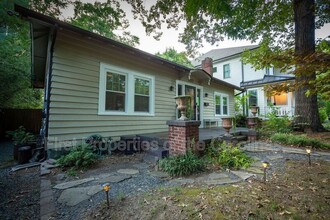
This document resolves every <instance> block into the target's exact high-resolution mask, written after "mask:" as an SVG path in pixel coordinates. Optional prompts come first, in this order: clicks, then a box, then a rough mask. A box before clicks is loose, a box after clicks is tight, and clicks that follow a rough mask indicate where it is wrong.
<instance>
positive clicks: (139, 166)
mask: <svg viewBox="0 0 330 220" xmlns="http://www.w3.org/2000/svg"><path fill="white" fill-rule="evenodd" d="M133 167H134V168H137V169H142V170H145V169H149V165H148V164H146V163H137V164H134V165H133Z"/></svg>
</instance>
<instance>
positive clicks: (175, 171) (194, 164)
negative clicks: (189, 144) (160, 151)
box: [159, 150, 206, 176]
mask: <svg viewBox="0 0 330 220" xmlns="http://www.w3.org/2000/svg"><path fill="white" fill-rule="evenodd" d="M205 165H206V164H205V161H204V160H203V159H200V158H198V156H197V155H195V154H194V153H193V152H192V151H191V150H188V151H187V153H186V154H184V155H178V156H174V157H168V158H165V159H162V160H160V161H159V166H160V168H161V169H162V170H163V171H165V172H166V173H168V174H169V175H171V176H187V175H190V174H193V173H197V172H200V171H203V170H204V169H205Z"/></svg>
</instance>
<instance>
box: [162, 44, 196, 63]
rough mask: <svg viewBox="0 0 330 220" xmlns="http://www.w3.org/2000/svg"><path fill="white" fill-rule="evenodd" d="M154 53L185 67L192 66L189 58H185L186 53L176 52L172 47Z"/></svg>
mask: <svg viewBox="0 0 330 220" xmlns="http://www.w3.org/2000/svg"><path fill="white" fill-rule="evenodd" d="M156 55H157V56H160V57H162V58H164V59H166V60H169V61H172V62H175V63H178V64H181V65H184V66H187V67H193V65H192V64H191V62H190V60H189V59H188V58H187V55H186V53H185V52H177V51H176V50H175V49H174V48H166V50H165V52H163V53H160V52H157V53H156Z"/></svg>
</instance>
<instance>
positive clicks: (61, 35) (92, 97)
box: [48, 30, 234, 149]
mask: <svg viewBox="0 0 330 220" xmlns="http://www.w3.org/2000/svg"><path fill="white" fill-rule="evenodd" d="M100 63H105V64H110V65H111V64H112V65H116V66H122V67H124V68H127V69H133V70H137V71H139V72H141V73H145V74H148V75H151V76H154V77H155V97H154V98H155V114H154V116H133V115H98V101H99V76H100ZM187 74H188V73H183V72H178V70H176V69H174V68H171V67H168V66H166V65H163V64H162V63H161V62H160V61H159V63H158V61H152V60H148V59H142V58H141V57H138V56H137V55H135V54H132V53H130V52H128V51H124V50H121V49H119V48H116V47H113V46H112V45H106V44H104V43H102V42H98V41H96V40H93V39H87V38H84V37H82V36H78V35H75V34H73V33H71V32H65V31H64V30H62V31H58V34H57V38H56V42H55V46H54V53H53V65H52V77H51V90H50V93H51V96H50V114H49V139H48V140H49V141H48V148H49V149H51V148H55V147H63V145H64V144H65V143H64V142H61V141H67V140H72V139H77V140H78V141H80V140H82V139H83V138H86V137H88V136H89V135H91V134H100V135H102V136H104V137H109V136H111V137H114V138H118V137H119V136H122V135H133V134H142V133H152V132H160V131H166V130H167V129H168V128H167V125H166V121H167V120H173V119H175V114H176V111H175V106H176V105H175V101H174V97H175V94H176V91H175V89H174V91H170V90H169V87H170V86H173V87H174V88H175V85H176V80H178V79H180V80H183V81H188V82H190V83H194V80H193V79H192V80H188V79H187V77H186V76H185V75H187ZM180 76H181V78H180ZM196 82H197V81H196ZM196 82H195V83H196ZM199 82H200V81H199ZM196 84H198V85H201V86H203V89H204V92H203V93H208V97H207V98H204V102H209V104H210V105H209V106H208V107H204V115H203V116H204V118H212V117H213V118H214V107H213V99H214V98H213V93H214V91H215V88H214V86H216V87H217V88H218V89H217V91H218V92H222V93H227V94H229V95H230V112H231V114H233V100H234V98H233V93H234V91H233V89H232V88H222V87H221V85H215V84H213V83H211V86H208V84H207V80H205V82H204V81H203V83H196ZM55 141H57V143H56V145H54V142H55Z"/></svg>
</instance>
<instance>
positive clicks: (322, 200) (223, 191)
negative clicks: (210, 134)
mask: <svg viewBox="0 0 330 220" xmlns="http://www.w3.org/2000/svg"><path fill="white" fill-rule="evenodd" d="M329 170H330V163H329V162H326V161H322V162H320V163H318V162H314V163H313V164H312V166H311V167H309V166H308V163H306V161H288V162H286V164H285V170H284V172H283V173H282V172H281V173H274V174H273V176H272V177H269V179H268V181H267V182H266V184H265V183H263V182H262V181H261V180H258V179H253V180H249V181H247V182H243V183H240V184H235V185H227V186H195V185H186V186H183V187H181V186H180V187H178V186H176V187H169V188H165V187H162V188H158V189H156V190H153V191H151V192H148V193H144V194H139V195H136V196H130V197H126V198H125V199H124V200H112V202H111V207H110V209H108V208H107V207H106V202H104V203H102V204H101V205H100V206H99V207H98V208H96V209H95V210H94V211H93V212H91V213H90V214H89V215H88V216H86V219H153V220H154V219H329V216H330V197H329V195H330V187H329V180H330V173H329ZM302 174H303V175H302Z"/></svg>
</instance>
